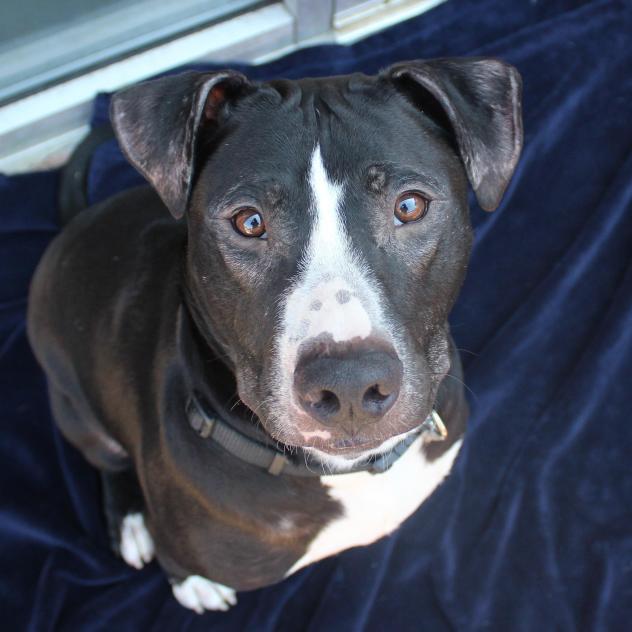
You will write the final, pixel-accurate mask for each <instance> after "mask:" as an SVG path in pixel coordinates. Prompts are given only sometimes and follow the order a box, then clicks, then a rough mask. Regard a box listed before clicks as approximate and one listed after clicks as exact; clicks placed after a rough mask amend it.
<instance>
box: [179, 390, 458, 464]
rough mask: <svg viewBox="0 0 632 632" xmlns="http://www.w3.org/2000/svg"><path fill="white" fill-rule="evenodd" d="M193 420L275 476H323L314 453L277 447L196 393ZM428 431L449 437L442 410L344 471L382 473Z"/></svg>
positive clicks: (206, 435) (190, 408)
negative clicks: (239, 425)
mask: <svg viewBox="0 0 632 632" xmlns="http://www.w3.org/2000/svg"><path fill="white" fill-rule="evenodd" d="M186 414H187V418H188V420H189V424H190V426H191V428H193V430H195V432H196V433H197V434H198V435H199V436H200V437H202V438H203V439H207V440H209V441H214V442H215V443H217V444H219V445H220V446H221V447H222V448H223V449H224V450H226V451H227V452H228V453H230V454H231V455H232V456H234V457H236V458H238V459H240V460H241V461H245V462H246V463H248V464H250V465H254V466H255V467H258V468H260V469H263V470H266V471H267V472H268V473H269V474H272V475H273V476H279V475H280V474H286V475H290V476H322V475H323V471H322V467H321V466H320V465H319V464H318V463H317V462H315V461H314V460H313V459H311V458H310V456H309V455H308V454H307V453H306V452H303V453H302V454H300V455H296V456H299V458H296V457H295V455H290V454H288V453H287V452H285V451H284V450H283V449H282V448H281V447H273V446H271V445H268V444H266V442H265V441H257V440H255V439H253V438H251V437H247V436H246V435H245V434H243V433H241V432H239V430H236V429H235V428H234V427H233V426H232V425H231V424H229V423H227V422H226V421H225V420H223V419H222V418H221V417H220V416H219V415H218V414H217V413H216V412H214V411H212V410H211V409H210V407H209V405H208V403H207V402H204V401H203V400H202V398H201V397H200V396H199V395H197V394H195V393H193V394H192V395H191V397H190V398H189V401H188V403H187V409H186ZM422 433H427V434H428V438H429V439H432V440H439V441H443V440H444V439H446V437H447V430H446V428H445V425H444V424H443V421H442V420H441V417H440V416H439V413H437V411H436V410H433V411H432V412H431V413H430V415H428V417H427V418H426V419H425V421H424V422H423V423H422V424H421V425H420V426H419V427H418V428H417V429H416V430H415V432H412V433H410V434H409V435H407V436H406V437H405V438H404V439H402V440H401V441H400V442H399V443H398V444H396V445H395V446H394V447H393V448H392V449H391V450H389V451H388V452H387V453H385V454H380V455H379V456H374V457H370V458H369V459H367V460H366V461H363V462H360V463H359V464H358V465H356V466H355V467H353V468H352V469H351V470H345V471H344V472H340V474H349V473H351V472H370V473H371V474H380V473H382V472H385V471H386V470H388V469H389V468H390V467H391V466H392V465H393V463H395V461H397V459H399V458H400V457H401V456H402V455H403V454H404V453H405V452H406V450H408V448H409V447H410V446H411V445H412V443H413V442H414V441H415V440H416V439H417V437H419V435H420V434H422Z"/></svg>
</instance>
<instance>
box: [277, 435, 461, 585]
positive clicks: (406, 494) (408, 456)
mask: <svg viewBox="0 0 632 632" xmlns="http://www.w3.org/2000/svg"><path fill="white" fill-rule="evenodd" d="M422 440H423V439H422V437H420V438H419V439H417V441H415V442H414V443H413V444H412V445H411V446H410V448H409V449H408V450H407V451H406V453H405V454H404V455H403V456H402V457H401V458H400V459H399V460H398V461H396V462H395V464H394V465H393V466H392V467H391V468H390V469H389V470H387V471H386V472H384V473H382V474H369V473H368V472H356V473H353V474H339V475H336V476H323V477H321V482H322V483H323V484H324V485H326V486H327V487H328V488H329V490H328V493H329V495H330V497H331V498H333V499H334V500H337V501H338V502H339V503H340V504H341V505H342V507H343V512H344V513H343V515H342V516H341V517H340V518H339V519H337V520H335V521H333V522H331V523H330V524H328V525H327V526H326V527H325V528H324V529H323V530H322V531H321V532H320V533H319V534H318V535H317V536H316V538H314V540H313V541H312V542H311V544H310V546H309V549H308V550H307V552H306V553H305V555H303V557H301V558H300V559H299V560H298V561H297V562H296V563H295V564H294V566H292V568H291V569H290V570H289V571H288V573H287V574H288V575H291V574H292V573H294V572H295V571H297V570H298V569H299V568H302V567H304V566H307V565H308V564H312V563H313V562H316V561H318V560H321V559H323V558H325V557H329V556H331V555H335V554H336V553H339V552H340V551H344V550H345V549H349V548H351V547H354V546H363V545H367V544H371V543H372V542H375V541H376V540H379V539H380V538H382V537H384V536H386V535H388V534H389V533H392V532H393V531H394V530H395V529H397V527H398V526H399V525H400V524H401V523H402V522H404V520H406V518H408V517H409V516H410V515H411V514H412V513H413V512H414V511H415V510H416V509H417V508H418V507H419V506H420V505H421V503H422V502H423V501H424V500H425V499H426V498H428V496H430V494H431V493H432V492H433V491H434V489H435V488H436V487H437V486H438V485H439V484H440V483H441V481H443V479H444V478H445V477H446V476H447V474H448V473H449V472H450V469H451V468H452V463H453V462H454V459H455V458H456V455H457V454H458V451H459V449H460V447H461V440H459V441H457V442H456V443H455V444H454V445H453V446H452V447H451V448H450V449H449V450H447V451H446V452H445V453H444V454H443V455H442V456H441V457H439V458H438V459H436V460H435V461H433V462H428V461H427V460H426V458H425V457H424V454H423V452H422V450H421V445H422V444H421V442H422Z"/></svg>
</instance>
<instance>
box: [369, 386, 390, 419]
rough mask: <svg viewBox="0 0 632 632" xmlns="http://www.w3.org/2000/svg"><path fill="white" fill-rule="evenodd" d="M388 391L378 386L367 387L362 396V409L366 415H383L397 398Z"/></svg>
mask: <svg viewBox="0 0 632 632" xmlns="http://www.w3.org/2000/svg"><path fill="white" fill-rule="evenodd" d="M388 391H389V389H386V388H384V386H381V385H380V384H374V385H373V386H369V388H367V390H366V391H365V392H364V395H363V396H362V408H363V409H364V410H365V411H366V412H367V413H370V414H375V415H383V414H384V413H385V412H386V410H387V409H388V408H390V407H391V405H392V403H393V402H394V401H395V399H396V397H397V393H394V392H388Z"/></svg>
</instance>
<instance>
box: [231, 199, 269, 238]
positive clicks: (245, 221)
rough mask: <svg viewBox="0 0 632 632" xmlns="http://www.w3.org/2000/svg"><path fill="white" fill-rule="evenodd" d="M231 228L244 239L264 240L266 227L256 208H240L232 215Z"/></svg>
mask: <svg viewBox="0 0 632 632" xmlns="http://www.w3.org/2000/svg"><path fill="white" fill-rule="evenodd" d="M233 226H234V227H235V230H236V231H237V232H238V233H241V234H242V235H243V236H244V237H259V238H262V239H265V237H266V225H265V224H264V223H263V217H261V213H259V211H258V210H257V209H256V208H252V207H247V208H242V209H240V210H239V211H237V213H235V215H233Z"/></svg>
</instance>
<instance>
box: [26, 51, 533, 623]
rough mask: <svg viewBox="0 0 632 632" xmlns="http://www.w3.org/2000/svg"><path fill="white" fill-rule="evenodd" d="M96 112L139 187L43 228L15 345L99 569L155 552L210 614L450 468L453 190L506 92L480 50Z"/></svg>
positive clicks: (152, 85)
mask: <svg viewBox="0 0 632 632" xmlns="http://www.w3.org/2000/svg"><path fill="white" fill-rule="evenodd" d="M112 120H113V124H114V127H115V130H116V133H117V136H118V139H119V142H120V144H121V147H122V148H123V151H124V152H125V154H126V155H127V157H128V158H129V160H130V161H131V162H132V164H133V165H134V166H135V167H136V168H137V169H139V170H140V172H141V173H142V174H143V175H144V176H145V177H146V178H147V180H149V182H150V183H151V184H152V186H153V190H152V189H150V188H139V189H136V190H133V191H129V192H126V193H123V194H121V195H119V196H117V197H115V198H113V199H111V200H109V201H107V202H106V203H104V204H101V205H99V206H98V207H95V208H92V209H91V210H89V211H86V212H84V213H82V214H80V215H79V216H78V217H77V218H76V219H75V220H74V221H73V222H72V223H71V224H70V225H69V226H68V227H67V228H66V229H65V230H64V231H63V232H62V234H61V235H60V236H59V237H58V238H57V239H56V240H55V242H54V243H53V244H52V245H51V247H50V248H49V250H48V251H47V253H46V254H45V256H44V258H43V260H42V262H41V264H40V266H39V269H38V271H37V273H36V275H35V279H34V281H33V285H32V290H31V297H30V301H31V302H30V311H29V336H30V340H31V343H32V345H33V348H34V349H35V353H36V355H37V357H38V359H39V361H40V363H41V364H42V366H43V367H44V369H45V370H46V373H47V376H48V381H49V386H50V398H51V403H52V407H53V412H54V416H55V419H56V420H57V423H58V424H59V426H60V428H61V429H62V431H63V433H64V435H65V436H66V437H67V438H68V440H69V441H71V442H72V443H73V444H74V445H75V446H77V447H78V448H79V449H80V450H81V451H82V452H83V454H84V455H85V457H86V458H87V459H88V460H89V461H90V462H91V463H92V464H94V465H95V466H96V467H98V468H99V469H100V470H101V471H102V472H103V473H104V476H103V478H104V483H105V487H104V491H105V502H106V509H107V513H108V518H109V524H110V528H111V532H112V537H113V540H114V541H115V543H116V546H117V547H118V549H119V550H120V553H121V554H122V556H123V557H124V558H125V560H126V561H127V562H128V563H130V564H132V565H134V566H137V567H140V566H142V564H143V563H144V562H147V561H149V560H150V559H151V558H152V556H153V554H154V548H155V555H156V557H157V558H158V560H159V562H160V564H161V565H162V566H163V568H164V569H165V570H166V572H167V573H168V575H169V576H170V578H171V579H172V582H173V590H174V594H175V595H176V597H177V598H178V600H179V601H180V602H181V603H182V604H184V605H185V606H188V607H190V608H193V609H195V610H197V611H202V610H203V609H205V608H207V609H208V608H211V609H212V608H226V607H228V605H229V604H231V603H234V600H235V596H234V591H235V590H248V589H252V588H257V587H259V586H263V585H266V584H270V583H273V582H277V581H279V580H281V579H282V578H284V577H286V576H287V575H288V574H290V573H292V572H293V571H294V570H296V569H298V568H300V567H302V566H304V565H306V564H309V563H311V562H313V561H315V560H318V559H321V558H323V557H325V556H328V555H332V554H335V553H337V552H338V551H341V550H344V549H346V548H349V547H352V546H356V545H363V544H369V543H371V542H373V541H375V540H376V539H378V538H380V537H382V536H383V535H385V534H388V533H390V532H391V531H393V530H394V529H395V528H397V526H398V525H399V524H400V523H401V522H402V521H403V520H405V519H406V518H407V517H408V516H409V515H410V514H411V513H412V512H413V511H415V509H416V508H417V507H418V506H419V505H420V504H421V503H422V502H423V500H424V499H425V498H426V497H427V496H428V495H429V494H430V493H431V492H432V491H433V489H434V488H435V487H436V486H437V485H438V484H439V483H440V482H441V480H442V479H443V478H444V477H445V476H446V474H447V473H448V472H449V471H450V468H451V466H452V462H453V460H454V458H455V456H456V454H457V452H458V449H459V447H460V444H461V439H462V435H463V432H464V429H465V423H466V417H467V407H466V403H465V400H464V396H463V391H462V385H461V382H460V365H459V359H458V355H457V353H456V351H455V348H454V345H453V344H452V341H451V338H450V334H449V330H448V324H447V316H448V312H449V310H450V308H451V306H452V304H453V302H454V300H455V297H456V295H457V292H458V290H459V287H460V285H461V282H462V280H463V277H464V274H465V269H466V265H467V260H468V256H469V252H470V245H471V241H472V233H471V227H470V222H469V217H468V208H467V181H468V180H469V182H470V183H471V185H472V187H473V188H474V191H475V193H476V196H477V198H478V201H479V203H480V205H481V206H482V207H483V208H485V209H487V210H493V209H494V208H495V207H496V206H497V205H498V203H499V201H500V198H501V196H502V194H503V192H504V190H505V187H506V186H507V183H508V181H509V179H510V177H511V175H512V172H513V170H514V167H515V165H516V162H517V160H518V156H519V153H520V149H521V144H522V129H521V117H520V79H519V75H518V73H517V72H516V70H515V69H514V68H512V67H511V66H508V65H507V64H505V63H502V62H500V61H497V60H492V59H443V60H433V61H413V62H406V63H400V64H397V65H395V66H392V67H390V68H388V69H387V70H385V71H384V72H382V73H381V74H380V75H378V76H377V77H367V76H364V75H361V74H355V75H350V76H345V77H333V78H327V79H304V80H301V81H271V82H269V83H263V84H255V83H251V82H250V81H249V80H248V79H247V78H246V77H244V76H243V75H241V74H239V73H236V72H231V71H226V72H216V73H203V74H200V73H186V74H182V75H178V76H173V77H168V78H163V79H158V80H156V81H150V82H148V83H145V84H141V85H139V86H135V87H132V88H130V89H128V90H124V91H122V92H120V93H118V94H116V95H115V96H114V98H113V102H112ZM165 207H166V208H165ZM167 209H168V210H169V211H170V212H171V215H173V217H174V218H175V219H176V220H179V219H181V218H183V217H184V216H186V220H183V221H175V220H174V219H173V218H172V217H170V216H169V214H168V212H167ZM452 378H455V379H452ZM437 439H439V440H440V441H437ZM228 587H230V588H228Z"/></svg>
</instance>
